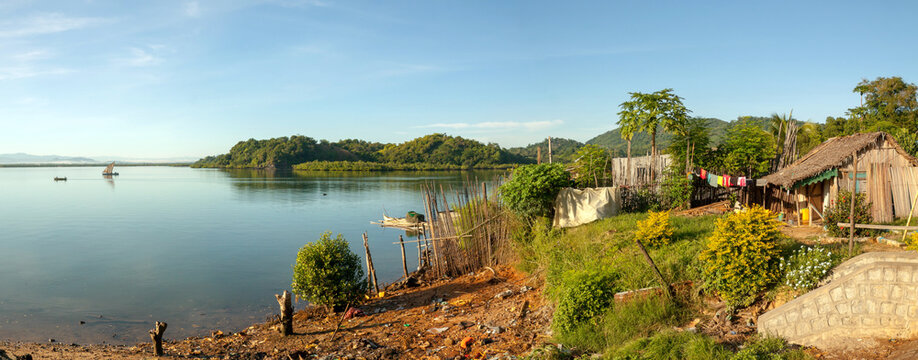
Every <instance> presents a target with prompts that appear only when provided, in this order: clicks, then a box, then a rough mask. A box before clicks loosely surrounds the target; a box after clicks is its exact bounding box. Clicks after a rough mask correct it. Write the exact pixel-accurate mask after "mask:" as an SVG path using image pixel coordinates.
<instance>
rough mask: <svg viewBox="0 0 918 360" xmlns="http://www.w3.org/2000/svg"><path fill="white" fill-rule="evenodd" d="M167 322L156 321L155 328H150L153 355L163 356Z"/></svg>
mask: <svg viewBox="0 0 918 360" xmlns="http://www.w3.org/2000/svg"><path fill="white" fill-rule="evenodd" d="M166 326H167V324H166V323H164V322H159V321H157V322H156V325H155V326H154V327H153V330H150V338H151V339H153V355H154V356H163V333H164V332H166Z"/></svg>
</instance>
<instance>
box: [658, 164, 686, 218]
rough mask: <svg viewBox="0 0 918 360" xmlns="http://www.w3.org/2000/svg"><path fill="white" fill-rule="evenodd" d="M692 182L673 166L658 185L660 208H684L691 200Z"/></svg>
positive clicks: (677, 167)
mask: <svg viewBox="0 0 918 360" xmlns="http://www.w3.org/2000/svg"><path fill="white" fill-rule="evenodd" d="M692 189H693V188H692V180H691V179H689V178H688V176H686V174H685V173H684V172H683V171H682V170H681V169H680V166H678V165H676V164H673V166H671V167H670V169H669V171H667V175H666V177H665V178H664V179H663V184H661V185H660V196H659V198H660V206H661V207H662V208H664V209H678V208H683V207H686V206H687V205H688V204H689V200H691V198H692Z"/></svg>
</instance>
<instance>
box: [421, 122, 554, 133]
mask: <svg viewBox="0 0 918 360" xmlns="http://www.w3.org/2000/svg"><path fill="white" fill-rule="evenodd" d="M561 124H564V121H563V120H547V121H525V122H523V121H488V122H480V123H464V122H461V123H437V124H430V125H422V126H416V127H415V128H442V129H455V130H467V129H471V130H515V129H523V130H528V131H533V130H544V129H548V128H552V127H555V126H558V125H561Z"/></svg>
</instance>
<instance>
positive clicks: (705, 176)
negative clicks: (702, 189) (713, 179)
mask: <svg viewBox="0 0 918 360" xmlns="http://www.w3.org/2000/svg"><path fill="white" fill-rule="evenodd" d="M707 179H708V172H707V171H705V169H701V180H707Z"/></svg>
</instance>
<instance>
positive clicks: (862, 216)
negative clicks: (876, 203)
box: [825, 190, 873, 237]
mask: <svg viewBox="0 0 918 360" xmlns="http://www.w3.org/2000/svg"><path fill="white" fill-rule="evenodd" d="M850 215H851V192H849V191H847V190H839V191H838V196H837V197H836V198H835V201H834V202H833V204H832V205H831V206H830V207H829V208H828V209H827V210H826V221H825V223H826V230H828V231H829V234H831V235H832V236H836V237H845V236H848V235H849V233H848V232H849V231H850V229H849V228H847V227H846V228H839V227H838V223H847V222H850V221H851V220H850V219H849V216H850ZM854 222H855V223H856V224H870V223H871V222H873V217H872V216H870V203H869V202H867V195H866V194H864V193H858V194H856V196H855V197H854ZM869 234H870V230H869V229H854V235H857V236H867V235H869Z"/></svg>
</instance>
